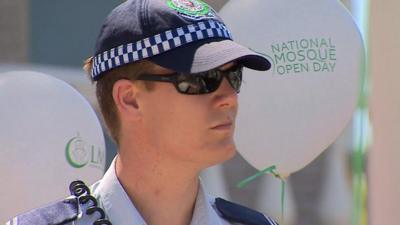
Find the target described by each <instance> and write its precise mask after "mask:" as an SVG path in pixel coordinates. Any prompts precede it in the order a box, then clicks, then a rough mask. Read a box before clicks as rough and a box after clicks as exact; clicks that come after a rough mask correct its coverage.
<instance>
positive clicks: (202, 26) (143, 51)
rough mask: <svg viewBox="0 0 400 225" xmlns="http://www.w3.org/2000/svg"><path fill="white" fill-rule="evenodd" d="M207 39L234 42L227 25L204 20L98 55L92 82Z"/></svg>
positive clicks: (94, 64) (94, 61)
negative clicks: (101, 75)
mask: <svg viewBox="0 0 400 225" xmlns="http://www.w3.org/2000/svg"><path fill="white" fill-rule="evenodd" d="M207 38H226V39H232V36H231V33H230V31H229V30H228V28H227V27H226V26H225V24H223V23H221V22H218V21H215V20H205V21H200V22H197V23H194V24H190V25H187V26H183V27H179V28H175V29H171V30H167V31H165V32H163V33H160V34H156V35H154V36H152V37H148V38H145V39H142V40H139V41H137V42H136V43H128V44H124V45H120V46H118V47H115V48H112V49H110V50H108V51H105V52H103V53H100V54H98V55H96V56H95V57H94V59H93V68H92V78H93V80H97V78H98V76H99V75H100V74H101V73H104V72H106V71H109V70H111V69H114V68H116V67H118V66H122V65H125V64H127V63H132V62H135V61H138V60H141V59H145V58H148V57H151V56H155V55H158V54H161V53H163V52H166V51H169V50H172V49H174V48H176V47H179V46H182V45H185V44H189V43H192V42H195V41H198V40H202V39H207Z"/></svg>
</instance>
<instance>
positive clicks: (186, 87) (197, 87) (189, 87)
mask: <svg viewBox="0 0 400 225" xmlns="http://www.w3.org/2000/svg"><path fill="white" fill-rule="evenodd" d="M176 86H177V88H178V91H179V92H181V93H184V94H203V93H208V90H207V85H206V83H205V82H204V80H203V79H202V77H200V76H196V75H191V74H181V75H179V76H178V79H177V85H176Z"/></svg>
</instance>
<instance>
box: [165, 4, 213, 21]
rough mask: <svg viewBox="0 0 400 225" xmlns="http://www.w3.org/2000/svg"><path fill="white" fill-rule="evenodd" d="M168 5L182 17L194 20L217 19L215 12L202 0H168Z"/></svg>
mask: <svg viewBox="0 0 400 225" xmlns="http://www.w3.org/2000/svg"><path fill="white" fill-rule="evenodd" d="M167 5H168V6H169V7H170V8H172V9H174V10H176V11H177V12H178V13H179V14H180V15H182V16H184V17H188V18H190V19H194V20H200V19H205V18H213V17H215V13H214V10H213V9H212V8H211V7H210V6H209V5H207V3H205V2H203V1H201V0H167Z"/></svg>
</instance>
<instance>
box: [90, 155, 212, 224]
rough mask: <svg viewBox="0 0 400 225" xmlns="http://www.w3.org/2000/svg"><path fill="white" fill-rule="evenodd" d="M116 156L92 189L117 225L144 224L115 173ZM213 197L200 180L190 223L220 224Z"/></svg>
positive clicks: (108, 215) (110, 218) (109, 217)
mask: <svg viewBox="0 0 400 225" xmlns="http://www.w3.org/2000/svg"><path fill="white" fill-rule="evenodd" d="M115 161H116V157H115V158H114V160H113V161H112V163H111V165H110V167H109V169H108V170H107V172H106V173H105V174H104V176H103V178H102V179H101V181H99V182H98V183H96V184H95V185H94V186H93V188H92V190H93V194H94V195H95V196H96V198H97V199H98V202H99V204H100V206H101V207H102V208H103V209H104V211H105V213H106V215H107V217H108V219H109V220H110V221H111V222H112V223H113V224H118V225H145V224H146V222H145V221H144V219H143V217H142V216H141V215H140V213H139V211H138V210H137V209H136V207H135V206H134V204H133V203H132V201H131V200H130V198H129V196H128V194H127V193H126V192H125V190H124V188H123V187H122V185H121V183H120V182H119V180H118V178H117V175H116V173H115ZM214 201H215V199H214V198H213V197H211V196H209V195H207V194H206V193H205V192H204V188H203V184H202V182H201V180H200V185H199V190H198V193H197V197H196V203H195V208H194V211H193V217H192V221H191V222H190V225H216V224H220V219H219V216H218V215H217V213H216V211H215V209H214V208H213V207H212V206H213V205H214Z"/></svg>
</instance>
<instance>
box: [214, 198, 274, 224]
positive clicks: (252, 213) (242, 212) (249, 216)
mask: <svg viewBox="0 0 400 225" xmlns="http://www.w3.org/2000/svg"><path fill="white" fill-rule="evenodd" d="M215 206H216V207H217V209H218V211H219V212H220V213H221V214H222V216H223V217H224V218H225V219H226V220H228V221H230V222H236V223H243V224H246V225H278V223H277V222H275V221H274V220H273V219H271V218H269V217H267V216H264V214H262V213H260V212H257V211H256V210H254V209H250V208H248V207H245V206H242V205H239V204H236V203H233V202H230V201H227V200H225V199H222V198H216V199H215Z"/></svg>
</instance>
